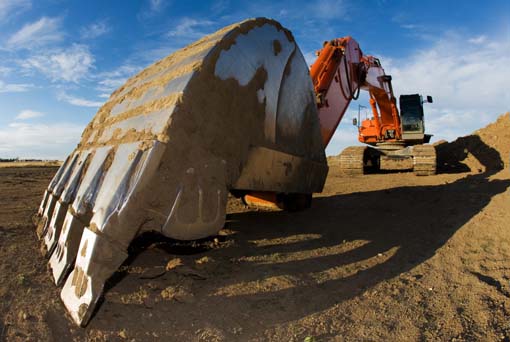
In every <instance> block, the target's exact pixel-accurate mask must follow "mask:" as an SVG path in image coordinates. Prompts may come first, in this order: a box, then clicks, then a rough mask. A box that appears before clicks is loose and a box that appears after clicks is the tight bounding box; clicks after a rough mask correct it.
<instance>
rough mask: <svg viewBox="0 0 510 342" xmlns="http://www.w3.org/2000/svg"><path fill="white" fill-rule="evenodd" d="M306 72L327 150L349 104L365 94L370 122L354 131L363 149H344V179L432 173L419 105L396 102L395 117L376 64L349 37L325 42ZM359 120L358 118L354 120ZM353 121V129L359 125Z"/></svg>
mask: <svg viewBox="0 0 510 342" xmlns="http://www.w3.org/2000/svg"><path fill="white" fill-rule="evenodd" d="M317 55H318V58H317V60H316V61H315V63H314V64H313V65H312V68H311V77H312V81H313V84H314V88H315V93H316V98H317V106H318V112H319V120H320V124H321V133H322V137H323V142H324V145H327V144H328V143H329V141H330V140H331V137H332V136H333V133H334V132H335V130H336V127H337V125H338V124H339V123H340V120H341V119H342V117H343V115H344V113H345V111H346V109H347V107H348V106H349V103H350V102H351V100H353V99H357V97H358V95H359V91H360V89H363V90H366V91H368V92H369V94H370V106H371V109H372V114H373V117H372V118H370V119H365V120H363V121H362V122H361V124H360V125H359V126H358V132H359V134H358V140H359V141H360V142H362V143H365V144H368V145H369V146H370V147H368V146H353V147H348V148H346V149H345V150H344V151H343V152H342V153H341V154H340V168H341V169H342V170H343V171H344V172H346V173H349V174H361V173H364V171H368V170H372V171H377V170H413V171H414V173H415V174H416V175H420V176H425V175H432V174H435V172H436V154H435V149H434V147H433V146H431V145H424V144H425V143H428V142H429V141H430V138H431V135H429V134H425V131H424V114H423V103H424V102H428V103H432V97H431V96H427V97H426V100H425V101H424V100H423V98H422V96H420V95H418V94H413V95H401V96H400V114H399V110H398V108H397V104H396V99H395V96H394V93H393V87H392V85H391V76H390V75H386V74H385V72H384V69H383V68H382V66H381V63H380V61H379V59H377V58H375V57H373V56H367V55H363V53H362V52H361V49H360V47H359V45H358V43H357V42H356V41H355V40H354V39H352V38H351V37H345V38H340V39H334V40H331V41H329V42H325V43H324V46H323V48H322V49H321V50H320V51H318V52H317ZM358 120H359V118H358ZM358 120H356V119H354V120H353V123H354V124H355V125H357V124H358Z"/></svg>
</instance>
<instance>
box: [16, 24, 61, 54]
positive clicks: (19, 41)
mask: <svg viewBox="0 0 510 342" xmlns="http://www.w3.org/2000/svg"><path fill="white" fill-rule="evenodd" d="M60 24H61V20H60V19H59V18H48V17H42V18H41V19H39V20H37V21H35V22H33V23H30V24H26V25H25V26H23V27H22V28H21V29H20V30H19V31H17V32H16V33H14V34H13V35H12V36H11V37H10V38H9V39H8V40H7V47H8V48H11V49H21V48H25V49H33V48H38V47H41V46H45V45H48V44H50V43H55V42H58V41H61V40H62V38H63V33H62V32H61V31H60Z"/></svg>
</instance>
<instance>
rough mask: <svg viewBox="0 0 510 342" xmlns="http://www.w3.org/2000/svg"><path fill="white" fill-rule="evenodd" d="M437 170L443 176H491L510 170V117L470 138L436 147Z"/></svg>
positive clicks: (475, 133)
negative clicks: (465, 173) (484, 173)
mask: <svg viewBox="0 0 510 342" xmlns="http://www.w3.org/2000/svg"><path fill="white" fill-rule="evenodd" d="M434 145H435V146H436V150H437V163H438V164H437V167H438V171H439V172H442V173H457V172H469V171H473V172H488V171H498V170H501V169H502V168H503V167H504V166H505V165H506V166H507V167H508V165H509V164H508V155H509V153H510V113H506V114H504V115H501V116H500V117H499V118H498V119H497V120H496V121H495V122H493V123H491V124H489V125H487V126H486V127H484V128H481V129H479V130H477V131H475V132H473V133H472V134H470V135H467V136H464V137H460V138H458V139H456V140H455V141H453V142H451V143H448V142H446V141H444V140H442V141H439V142H437V143H435V144H434Z"/></svg>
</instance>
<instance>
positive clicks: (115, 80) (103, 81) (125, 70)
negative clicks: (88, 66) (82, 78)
mask: <svg viewBox="0 0 510 342" xmlns="http://www.w3.org/2000/svg"><path fill="white" fill-rule="evenodd" d="M141 69H142V68H141V67H139V66H135V65H131V64H125V65H121V66H120V67H118V68H117V69H115V70H112V71H106V72H102V73H99V74H98V75H96V77H97V78H98V79H99V81H98V82H97V83H98V86H97V87H96V89H97V90H99V91H101V92H103V93H105V94H102V95H107V97H110V95H108V94H106V93H112V92H113V91H114V90H115V89H117V88H119V87H120V86H122V85H123V84H124V83H126V81H127V79H128V78H130V77H131V76H134V75H135V74H136V73H138V72H139V71H140V70H141ZM100 97H104V96H100Z"/></svg>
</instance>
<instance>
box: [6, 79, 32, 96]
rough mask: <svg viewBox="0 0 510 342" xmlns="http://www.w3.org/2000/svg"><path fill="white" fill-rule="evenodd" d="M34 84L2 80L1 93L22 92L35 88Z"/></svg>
mask: <svg viewBox="0 0 510 342" xmlns="http://www.w3.org/2000/svg"><path fill="white" fill-rule="evenodd" d="M33 87H34V85H33V84H28V83H10V84H9V83H5V82H3V81H1V80H0V93H22V92H25V91H28V90H30V89H31V88H33Z"/></svg>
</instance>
